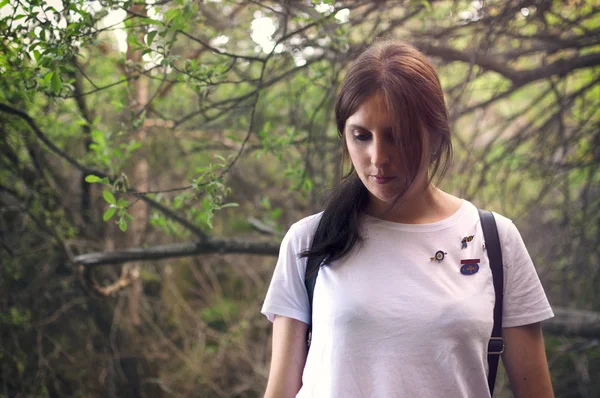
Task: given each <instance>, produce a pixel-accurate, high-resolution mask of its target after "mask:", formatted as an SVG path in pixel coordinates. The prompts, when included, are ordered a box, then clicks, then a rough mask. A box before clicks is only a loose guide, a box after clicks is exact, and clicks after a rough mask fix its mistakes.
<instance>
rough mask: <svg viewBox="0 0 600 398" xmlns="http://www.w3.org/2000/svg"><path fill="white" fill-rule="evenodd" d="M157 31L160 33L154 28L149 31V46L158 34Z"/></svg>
mask: <svg viewBox="0 0 600 398" xmlns="http://www.w3.org/2000/svg"><path fill="white" fill-rule="evenodd" d="M156 33H158V32H157V31H156V30H153V31H152V32H148V37H147V40H148V46H151V45H152V42H153V41H154V36H156Z"/></svg>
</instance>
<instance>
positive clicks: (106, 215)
mask: <svg viewBox="0 0 600 398" xmlns="http://www.w3.org/2000/svg"><path fill="white" fill-rule="evenodd" d="M115 211H117V208H116V207H111V208H109V209H108V210H106V212H105V213H104V216H103V217H102V219H103V220H104V221H108V220H110V219H111V218H112V216H114V215H115Z"/></svg>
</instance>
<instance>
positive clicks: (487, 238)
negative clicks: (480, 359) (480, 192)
mask: <svg viewBox="0 0 600 398" xmlns="http://www.w3.org/2000/svg"><path fill="white" fill-rule="evenodd" d="M478 211H479V218H480V219H481V229H483V239H484V242H485V250H486V251H487V255H488V259H489V260H490V268H491V270H492V278H493V280H494V292H495V294H496V302H495V304H494V327H493V329H492V337H491V338H490V342H489V343H488V386H489V388H490V395H491V396H493V395H494V385H495V384H496V373H497V372H498V362H499V361H500V354H502V353H503V352H504V339H503V338H502V303H503V301H504V270H503V265H502V264H503V263H502V249H501V247H500V238H499V237H498V228H497V227H496V220H495V219H494V215H493V214H492V212H490V211H486V210H481V209H478Z"/></svg>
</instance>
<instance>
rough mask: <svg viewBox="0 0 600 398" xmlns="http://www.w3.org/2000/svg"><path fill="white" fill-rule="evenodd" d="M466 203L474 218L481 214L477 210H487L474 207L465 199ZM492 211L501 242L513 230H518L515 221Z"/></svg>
mask: <svg viewBox="0 0 600 398" xmlns="http://www.w3.org/2000/svg"><path fill="white" fill-rule="evenodd" d="M464 201H465V203H466V205H467V207H468V208H470V209H469V210H470V211H469V213H470V214H471V215H472V217H477V218H479V213H478V212H477V209H481V210H487V209H485V208H481V207H477V206H476V205H474V204H473V203H471V202H470V201H468V200H466V199H464ZM490 211H491V212H492V214H493V215H494V220H495V221H496V228H497V229H498V235H499V236H500V239H501V240H502V238H503V237H506V236H507V235H508V234H509V233H511V230H512V229H516V227H515V226H514V224H513V221H512V220H511V219H510V218H508V217H507V216H505V215H503V214H500V213H498V212H496V211H493V210H490Z"/></svg>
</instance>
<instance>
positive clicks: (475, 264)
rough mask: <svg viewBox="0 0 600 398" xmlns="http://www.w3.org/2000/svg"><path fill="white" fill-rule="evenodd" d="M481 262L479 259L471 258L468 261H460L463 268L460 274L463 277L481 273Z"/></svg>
mask: <svg viewBox="0 0 600 398" xmlns="http://www.w3.org/2000/svg"><path fill="white" fill-rule="evenodd" d="M479 261H480V259H478V258H471V259H466V260H460V263H461V264H462V266H461V267H460V273H461V274H463V275H473V274H475V273H477V271H479Z"/></svg>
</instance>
